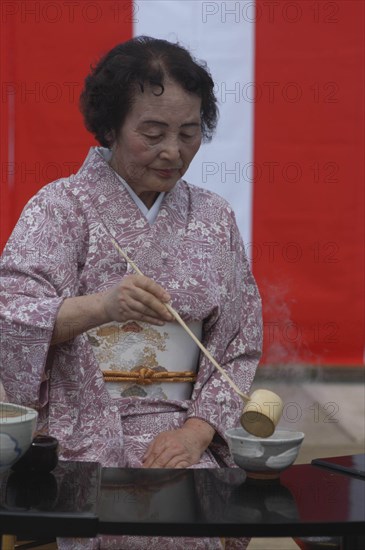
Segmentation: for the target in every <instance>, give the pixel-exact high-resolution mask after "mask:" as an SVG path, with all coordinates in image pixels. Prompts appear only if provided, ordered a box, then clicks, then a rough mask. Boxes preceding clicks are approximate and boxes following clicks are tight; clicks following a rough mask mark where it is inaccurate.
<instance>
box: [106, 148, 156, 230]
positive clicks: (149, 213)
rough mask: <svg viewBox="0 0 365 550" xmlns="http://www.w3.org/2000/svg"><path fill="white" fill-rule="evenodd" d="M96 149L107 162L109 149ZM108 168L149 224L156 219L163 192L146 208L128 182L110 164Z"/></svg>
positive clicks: (110, 154)
mask: <svg viewBox="0 0 365 550" xmlns="http://www.w3.org/2000/svg"><path fill="white" fill-rule="evenodd" d="M96 150H97V152H98V153H99V154H100V155H101V156H102V157H103V159H104V160H106V162H107V163H108V164H109V162H110V159H111V156H112V152H111V151H110V149H107V148H106V147H96ZM110 169H111V170H113V172H114V174H115V175H116V176H117V178H118V179H119V181H120V182H121V183H122V184H123V185H124V187H125V189H126V190H127V191H128V193H129V194H130V196H131V198H132V199H133V201H134V203H135V204H136V206H138V208H139V209H140V211H141V212H142V214H143V215H144V216H145V217H146V218H147V221H148V223H149V224H150V225H152V224H153V223H154V221H155V220H156V218H157V214H158V212H159V210H160V207H161V203H162V201H163V198H164V196H165V192H161V193H159V195H158V197H157V199H156V200H155V202H154V203H153V205H152V206H151V208H147V206H146V205H145V204H144V202H143V201H141V199H140V198H139V196H138V195H137V194H136V193H135V192H134V191H133V189H132V188H131V187H130V186H129V185H128V183H127V182H126V181H125V179H123V178H122V176H120V175H119V174H118V173H117V172H116V171H115V170H114V169H113V168H112V167H111V166H110Z"/></svg>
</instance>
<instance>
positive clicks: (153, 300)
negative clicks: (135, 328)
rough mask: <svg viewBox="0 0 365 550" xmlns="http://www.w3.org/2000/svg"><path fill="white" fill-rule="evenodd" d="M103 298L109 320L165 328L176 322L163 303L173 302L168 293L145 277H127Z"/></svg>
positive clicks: (107, 291) (106, 292) (105, 293)
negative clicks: (142, 323)
mask: <svg viewBox="0 0 365 550" xmlns="http://www.w3.org/2000/svg"><path fill="white" fill-rule="evenodd" d="M101 299H102V304H103V307H104V310H105V314H106V317H107V319H108V320H109V321H118V322H120V323H123V322H125V321H130V320H135V321H143V322H145V323H151V324H154V325H163V324H164V323H165V322H167V321H172V320H173V316H172V315H171V313H169V311H168V310H167V309H166V307H165V306H164V304H163V303H164V302H169V301H170V300H171V297H170V295H169V293H168V292H166V291H165V290H164V289H163V288H162V287H161V286H160V285H159V284H157V283H156V282H155V281H153V280H152V279H149V278H148V277H145V276H144V275H126V276H125V277H123V279H122V280H121V282H120V283H118V284H117V285H116V286H114V287H112V288H110V289H109V290H106V291H104V292H102V293H101Z"/></svg>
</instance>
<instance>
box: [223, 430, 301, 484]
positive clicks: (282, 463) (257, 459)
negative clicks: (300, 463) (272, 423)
mask: <svg viewBox="0 0 365 550" xmlns="http://www.w3.org/2000/svg"><path fill="white" fill-rule="evenodd" d="M226 438H227V441H228V445H229V449H230V452H231V455H232V458H233V460H234V461H235V463H236V464H237V466H239V467H240V468H242V469H243V470H245V472H246V474H247V476H248V477H251V478H255V479H274V478H276V477H279V476H280V473H281V472H282V471H283V470H285V469H286V468H288V467H289V466H291V465H292V464H293V463H294V462H295V460H296V458H297V456H298V453H299V449H300V446H301V444H302V441H303V439H304V433H303V432H295V431H290V430H280V429H276V430H275V432H274V433H273V434H272V435H271V436H270V437H256V436H254V435H251V434H249V433H248V432H246V431H245V430H244V429H243V428H231V429H230V430H227V431H226Z"/></svg>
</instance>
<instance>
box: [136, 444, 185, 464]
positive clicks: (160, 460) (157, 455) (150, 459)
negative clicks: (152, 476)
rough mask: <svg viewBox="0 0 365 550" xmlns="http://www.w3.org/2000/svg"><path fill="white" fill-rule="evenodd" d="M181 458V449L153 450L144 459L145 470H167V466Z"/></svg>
mask: <svg viewBox="0 0 365 550" xmlns="http://www.w3.org/2000/svg"><path fill="white" fill-rule="evenodd" d="M179 456H181V450H180V449H170V448H168V449H166V448H162V449H156V450H152V451H151V452H150V453H149V454H148V455H145V457H144V458H143V466H144V467H145V468H166V465H167V464H168V463H169V462H170V461H171V460H174V459H176V458H178V457H179Z"/></svg>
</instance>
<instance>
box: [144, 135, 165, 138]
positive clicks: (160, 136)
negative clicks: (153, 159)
mask: <svg viewBox="0 0 365 550" xmlns="http://www.w3.org/2000/svg"><path fill="white" fill-rule="evenodd" d="M143 135H144V137H146V138H148V139H160V138H162V134H143Z"/></svg>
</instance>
